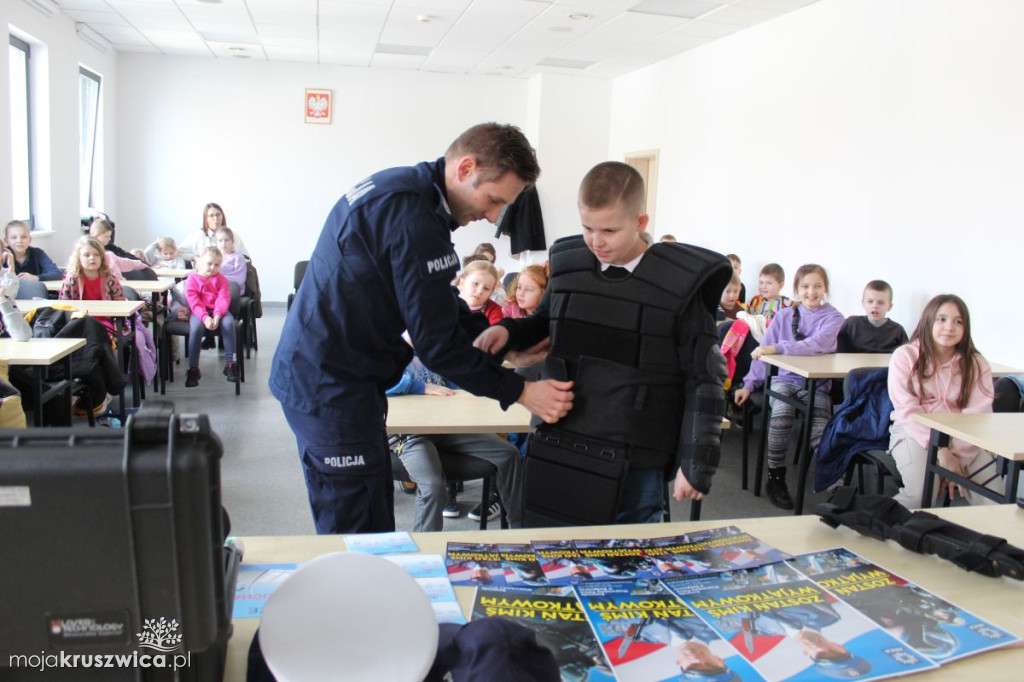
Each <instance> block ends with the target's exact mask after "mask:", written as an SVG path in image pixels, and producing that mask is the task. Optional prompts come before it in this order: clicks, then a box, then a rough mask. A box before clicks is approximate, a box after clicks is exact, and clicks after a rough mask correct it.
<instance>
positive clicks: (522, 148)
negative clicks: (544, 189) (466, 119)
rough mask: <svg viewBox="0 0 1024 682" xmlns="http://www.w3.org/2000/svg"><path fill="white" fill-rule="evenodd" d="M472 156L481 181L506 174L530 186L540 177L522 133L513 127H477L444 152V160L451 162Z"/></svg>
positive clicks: (487, 124) (489, 124)
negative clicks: (514, 176) (479, 169)
mask: <svg viewBox="0 0 1024 682" xmlns="http://www.w3.org/2000/svg"><path fill="white" fill-rule="evenodd" d="M466 154H472V155H473V157H474V158H475V159H476V164H477V166H479V167H480V168H481V169H482V170H483V171H484V174H483V176H482V178H483V180H484V181H485V182H486V181H492V180H497V179H498V178H500V177H502V176H503V175H505V174H506V173H515V175H516V177H518V178H519V179H520V180H522V181H523V182H525V183H526V184H527V185H532V184H534V183H535V182H537V177H538V176H539V175H540V165H538V163H537V155H536V154H535V153H534V150H533V147H531V146H530V141H529V140H527V139H526V136H525V135H523V131H521V130H519V128H517V127H515V126H513V125H503V124H500V123H480V124H479V125H475V126H473V127H472V128H470V129H469V130H467V131H466V132H464V133H462V134H461V135H459V136H458V138H456V140H455V141H454V142H452V144H451V146H450V147H448V151H447V152H445V155H444V156H445V159H446V160H448V161H452V160H454V159H456V158H458V157H460V156H465V155H466Z"/></svg>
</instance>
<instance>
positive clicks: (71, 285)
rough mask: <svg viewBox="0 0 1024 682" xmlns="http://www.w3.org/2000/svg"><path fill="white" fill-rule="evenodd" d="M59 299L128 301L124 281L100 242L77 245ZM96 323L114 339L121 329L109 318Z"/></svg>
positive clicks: (83, 240)
mask: <svg viewBox="0 0 1024 682" xmlns="http://www.w3.org/2000/svg"><path fill="white" fill-rule="evenodd" d="M57 298H59V299H61V300H65V301H123V300H125V298H124V289H122V288H121V281H120V278H118V277H117V276H116V275H115V274H114V273H113V271H112V270H111V269H110V264H109V263H108V261H107V254H106V251H105V250H104V248H103V244H101V243H100V242H99V240H98V239H96V238H94V237H89V236H84V237H81V238H80V239H79V240H78V241H77V242H76V243H75V250H74V251H73V252H72V253H71V258H70V259H69V260H68V271H67V274H66V275H65V276H64V283H63V285H61V288H60V294H59V295H58V296H57ZM96 319H97V320H99V321H100V322H101V323H102V324H103V326H104V327H106V328H107V333H108V334H110V336H111V337H114V336H115V335H116V333H117V329H116V327H114V323H113V321H111V319H110V318H109V317H97V318H96Z"/></svg>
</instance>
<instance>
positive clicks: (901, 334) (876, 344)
mask: <svg viewBox="0 0 1024 682" xmlns="http://www.w3.org/2000/svg"><path fill="white" fill-rule="evenodd" d="M861 305H862V306H863V307H864V312H865V313H867V315H851V316H850V317H848V318H846V321H845V322H844V323H843V328H842V329H840V330H839V339H838V348H837V349H836V350H837V352H839V353H891V352H893V351H894V350H896V349H897V348H899V347H900V346H902V345H903V344H905V343H906V342H907V331H906V330H905V329H904V328H903V325H901V324H899V323H898V322H893V321H892V320H890V319H888V318H886V314H887V313H888V312H889V311H890V310H892V287H891V286H889V283H888V282H885V281H883V280H880V279H875V280H872V281H870V282H868V284H867V286H866V287H864V296H863V298H862V299H861Z"/></svg>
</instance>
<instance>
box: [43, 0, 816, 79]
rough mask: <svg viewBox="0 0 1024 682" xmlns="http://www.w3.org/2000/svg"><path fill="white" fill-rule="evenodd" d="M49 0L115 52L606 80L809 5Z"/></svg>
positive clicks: (792, 1)
mask: <svg viewBox="0 0 1024 682" xmlns="http://www.w3.org/2000/svg"><path fill="white" fill-rule="evenodd" d="M26 1H27V2H29V3H30V4H33V3H32V0H26ZM51 2H52V3H53V4H57V5H59V7H60V10H61V12H63V13H64V14H66V15H67V16H69V17H71V18H72V19H74V20H75V21H76V22H80V23H82V24H86V25H87V26H88V27H89V28H91V29H93V30H94V31H95V32H96V33H98V34H100V36H102V38H103V39H105V40H106V41H109V43H110V44H111V45H112V46H113V49H115V50H117V51H119V52H151V53H156V54H167V55H191V56H201V57H214V58H218V59H231V58H242V59H259V60H266V61H284V62H307V63H319V64H342V65H346V66H362V67H372V68H393V69H411V70H420V71H435V72H443V73H463V74H465V73H472V74H492V75H500V76H505V77H515V78H526V77H530V76H533V75H535V74H538V73H561V74H583V75H586V76H588V77H597V78H614V77H615V76H620V75H622V74H624V73H628V72H630V71H633V70H636V69H639V68H641V67H643V66H647V65H648V64H653V63H654V62H657V61H661V60H663V59H666V58H668V57H671V56H673V55H676V54H679V53H681V52H685V51H686V50H689V49H691V48H694V47H697V46H699V45H703V44H704V43H706V42H709V41H711V40H715V39H717V38H722V37H724V36H727V35H730V34H732V33H735V32H736V31H741V30H743V29H744V28H747V27H748V26H752V25H754V24H759V23H761V22H763V21H769V20H771V19H773V18H775V17H777V16H779V15H781V14H785V13H786V12H790V11H793V10H796V9H799V8H801V7H804V6H805V5H809V4H811V3H813V2H816V0H219V1H218V0H51ZM673 15H675V16H673ZM86 32H88V29H86ZM102 42H103V41H102V40H101V41H100V43H101V44H102Z"/></svg>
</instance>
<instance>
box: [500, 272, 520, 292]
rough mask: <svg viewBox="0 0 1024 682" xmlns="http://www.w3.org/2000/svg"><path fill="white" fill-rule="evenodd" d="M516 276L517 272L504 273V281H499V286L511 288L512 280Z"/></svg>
mask: <svg viewBox="0 0 1024 682" xmlns="http://www.w3.org/2000/svg"><path fill="white" fill-rule="evenodd" d="M518 274H519V273H518V272H506V273H505V277H504V279H502V280H501V286H503V287H505V288H506V289H508V288H509V287H510V286H512V280H514V279H515V278H516V275H518Z"/></svg>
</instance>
